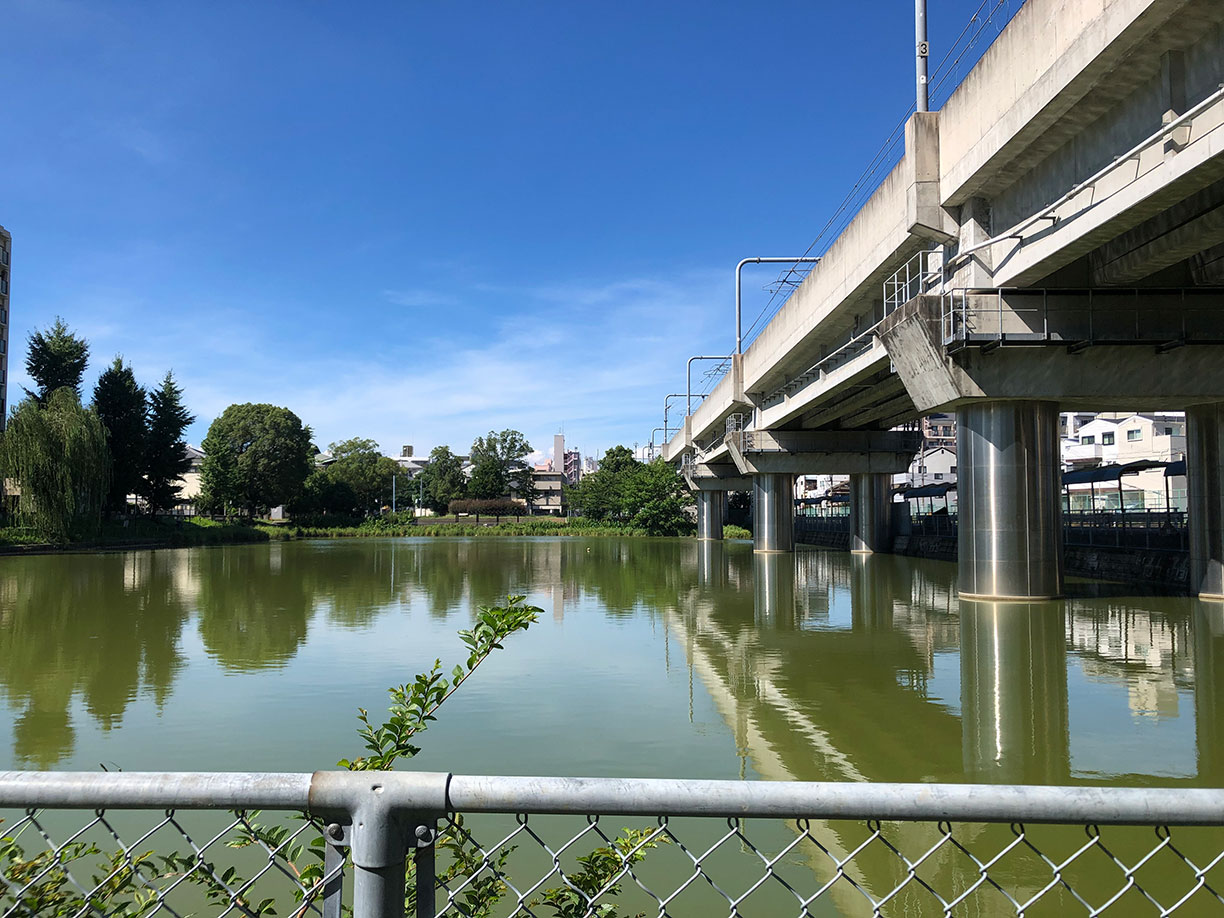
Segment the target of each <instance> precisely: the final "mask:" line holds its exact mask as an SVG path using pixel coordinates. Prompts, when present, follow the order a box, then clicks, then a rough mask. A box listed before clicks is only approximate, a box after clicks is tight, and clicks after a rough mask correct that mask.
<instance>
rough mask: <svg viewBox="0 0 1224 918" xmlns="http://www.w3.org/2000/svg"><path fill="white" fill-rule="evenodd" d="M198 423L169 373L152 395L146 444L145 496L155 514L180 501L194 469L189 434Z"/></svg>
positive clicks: (150, 397)
mask: <svg viewBox="0 0 1224 918" xmlns="http://www.w3.org/2000/svg"><path fill="white" fill-rule="evenodd" d="M194 420H195V417H194V416H192V415H191V414H190V413H189V412H188V411H187V409H186V408H185V407H184V406H183V390H182V389H181V388H180V387H179V385H178V383H176V382H175V381H174V374H173V373H170V372H167V373H166V375H165V376H164V377H163V378H162V381H161V385H159V386H158V387H157V388H156V389H154V390H153V391H152V392H150V393H149V427H148V436H147V439H146V442H145V482H144V494H145V498H146V499H147V500H148V502H149V509H150V510H151V511H152V512H153V513H158V512H159V511H163V510H168V509H170V508H171V507H173V506H174V505H175V504H176V503H177V502H178V497H179V492H180V491H181V490H182V485H181V484H180V482H181V481H182V480H183V476H184V475H185V474H187V472H188V470H189V469H190V468H191V459H190V458H189V457H188V456H187V443H186V441H185V440H184V439H183V431H185V430H186V429H187V428H188V427H189V426H190V425H191V423H192V422H193V421H194Z"/></svg>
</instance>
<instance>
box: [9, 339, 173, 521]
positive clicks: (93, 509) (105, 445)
mask: <svg viewBox="0 0 1224 918" xmlns="http://www.w3.org/2000/svg"><path fill="white" fill-rule="evenodd" d="M27 343H28V352H27V356H26V362H25V367H26V372H27V373H29V375H30V378H31V379H32V380H33V381H34V386H35V388H34V389H33V390H30V389H26V390H24V391H25V397H24V398H23V399H22V400H21V402H20V403H19V404H18V405H17V406H16V407H15V408H14V409H13V411H12V412H11V414H10V416H9V419H8V423H7V425H6V428H5V431H4V435H3V437H2V438H0V467H2V468H3V473H4V477H5V478H6V479H11V480H14V481H16V482H17V484H18V487H19V488H20V491H21V494H20V498H19V501H18V517H19V519H20V520H21V521H22V522H24V523H25V524H26V525H28V526H30V527H32V528H33V529H34V530H35V531H36V532H37V533H38V534H39V535H40V536H42V537H43V538H46V539H48V540H50V541H55V542H66V541H68V540H70V539H79V538H86V537H89V536H91V535H94V534H96V532H97V530H98V527H99V525H100V523H101V518H102V513H103V511H121V510H124V509H126V508H127V503H128V495H129V494H136V495H138V496H139V497H140V498H141V499H142V500H143V501H144V502H145V504H146V506H147V507H148V508H149V509H150V510H152V511H154V512H157V511H162V510H167V509H169V508H170V507H172V506H173V505H174V504H175V503H176V502H177V500H178V495H179V491H180V488H181V485H180V484H179V482H180V481H181V479H182V476H183V474H184V473H185V472H186V471H187V469H188V468H190V465H191V460H190V459H189V458H188V457H187V454H186V443H185V442H184V441H183V431H184V430H186V429H187V427H188V425H190V424H191V423H192V421H194V420H195V418H193V417H192V416H191V415H190V414H189V413H188V411H187V409H186V408H185V407H184V406H183V390H182V389H181V388H180V387H179V385H178V384H177V383H176V382H175V379H174V374H173V372H167V373H166V375H165V376H164V377H163V378H162V380H161V382H160V383H159V384H158V385H157V386H156V387H154V388H151V389H146V388H145V387H143V386H141V385H140V384H139V383H138V382H137V381H136V377H135V374H134V373H133V371H132V368H131V366H130V365H129V364H127V363H125V362H124V360H123V357H122V356H116V357H115V359H114V361H113V362H112V363H111V364H110V365H109V366H108V367H107V368H106V369H105V370H104V371H103V372H102V373H101V375H100V376H99V377H98V381H97V384H96V385H95V386H94V390H93V397H92V400H91V401H90V404H89V405H88V406H86V405H84V404H83V403H82V401H81V383H82V380H83V378H84V375H85V369H86V367H87V366H88V363H89V343H88V342H87V341H86V340H85V339H84V338H82V337H79V336H78V335H76V334H74V333H73V332H72V331H71V330H70V329H69V328H68V326H67V325H66V324H65V323H64V321H63V319H60V318H58V317H57V318H56V320H55V322H54V323H53V324H52V325H51V327H50V328H48V329H46V330H39V331H35V332H34V333H32V334H31V335H30V336H29V339H28V342H27Z"/></svg>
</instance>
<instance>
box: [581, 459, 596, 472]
mask: <svg viewBox="0 0 1224 918" xmlns="http://www.w3.org/2000/svg"><path fill="white" fill-rule="evenodd" d="M598 471H599V460H598V459H596V458H595V457H594V456H587V457H586V458H585V459H583V460H582V474H583V475H591V474H593V473H595V472H598Z"/></svg>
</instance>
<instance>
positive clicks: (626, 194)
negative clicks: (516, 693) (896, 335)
mask: <svg viewBox="0 0 1224 918" xmlns="http://www.w3.org/2000/svg"><path fill="white" fill-rule="evenodd" d="M931 5H932V9H931V37H932V41H933V44H934V49H933V53H934V54H936V55H938V54H939V51H940V44H941V42H942V43H944V44H946V43H948V42H950V41H951V40H952V38H954V37H955V35H956V34H957V33H959V32H960V30H961V28H962V26H963V25H964V23H965V21H966V20H968V18H969V16H970V14H971V13H972V12H973V10H974V9H975V8H976V7H977V3H976V2H967V0H931ZM912 9H913V7H912V3H910V2H909V0H881V2H877V3H847V2H844V0H836V2H833V0H811V2H806V3H800V2H786V0H783V2H776V3H772V4H769V5H750V4H743V3H734V4H733V3H725V2H702V3H696V2H681V0H676V2H668V3H658V2H655V3H644V2H633V0H628V2H617V3H573V2H568V3H561V2H556V3H545V2H514V0H501V2H490V3H478V2H471V3H459V2H451V3H429V4H427V3H420V2H415V0H397V2H387V3H378V2H366V3H359V4H341V3H335V2H331V3H328V2H321V0H320V2H311V0H295V2H286V3H276V2H261V3H229V2H209V3H202V2H199V3H152V2H148V3H142V2H129V3H123V4H118V3H116V4H107V3H76V2H66V0H0V23H3V31H4V35H5V41H4V44H5V51H4V54H3V55H0V85H3V86H4V87H5V92H4V95H3V101H2V102H0V136H2V137H3V138H4V139H3V143H2V144H0V225H4V226H5V227H7V228H8V229H9V230H10V231H11V232H12V233H13V237H14V239H13V266H12V272H13V278H12V298H11V302H12V309H11V314H12V332H11V355H12V356H11V358H10V381H9V397H10V399H11V400H15V398H16V397H17V396H18V395H19V393H20V389H19V388H18V387H19V386H21V385H23V384H27V383H28V379H27V378H26V376H25V373H24V368H23V366H22V364H23V362H24V357H25V338H26V336H27V335H28V334H29V333H30V331H31V330H33V329H34V328H42V327H45V326H46V325H48V324H49V323H50V322H51V321H52V319H53V318H54V317H55V316H56V315H62V316H63V317H64V318H65V319H66V320H67V322H68V323H69V324H70V325H71V326H72V327H73V328H74V329H76V330H77V331H78V332H80V333H82V334H84V335H85V336H86V337H87V338H88V339H89V341H90V344H91V348H92V360H91V365H90V369H89V372H88V374H87V386H88V387H89V388H90V389H92V385H93V380H94V378H95V377H96V375H97V372H98V371H99V370H100V369H101V368H102V367H103V366H104V365H105V364H106V363H109V361H110V360H111V359H112V358H113V356H114V355H115V354H123V356H124V357H125V358H126V359H128V360H129V361H130V362H131V363H132V364H133V367H134V369H135V371H136V374H137V376H138V378H139V379H140V380H141V381H142V382H145V383H146V384H152V383H155V382H156V381H157V380H158V379H159V378H160V377H161V376H162V375H163V374H164V373H165V371H166V370H167V369H171V368H173V370H174V372H175V374H176V376H178V378H179V380H180V382H181V383H182V385H183V387H184V389H185V391H186V398H187V402H188V404H189V406H190V408H191V409H192V411H193V412H194V413H195V414H196V415H197V417H198V420H197V422H196V424H195V425H194V426H193V427H192V428H191V430H190V431H189V437H190V439H191V440H192V442H195V443H199V441H200V440H201V439H202V438H203V436H204V433H205V432H206V430H207V426H208V424H209V422H211V420H212V419H213V418H214V417H215V416H216V415H217V414H219V413H220V412H221V411H222V410H223V409H224V408H225V407H226V405H228V404H231V403H233V402H246V401H255V402H272V403H275V404H278V405H285V406H287V407H289V408H291V409H292V410H294V411H295V412H296V413H297V414H298V415H299V416H300V417H301V418H302V419H303V421H304V422H305V423H307V424H309V425H311V426H312V428H313V429H314V431H315V436H316V441H317V442H318V443H319V444H320V445H324V446H325V445H326V444H327V443H329V442H331V441H334V440H339V439H344V438H347V437H350V436H367V437H373V438H374V439H377V440H378V441H379V442H380V443H381V444H382V446H383V448H384V449H386V450H388V451H398V447H399V445H400V444H403V443H412V444H414V445H415V446H416V448H417V450H418V452H419V451H427V450H428V449H429V448H431V447H433V446H435V445H438V444H440V443H447V444H449V445H451V446H452V447H454V448H456V449H457V450H465V449H466V447H467V446H468V445H470V443H471V441H472V439H473V438H474V437H475V436H477V435H479V434H483V433H484V432H486V431H488V430H489V429H493V428H496V429H501V428H504V427H514V428H518V429H519V430H522V431H523V432H524V433H525V434H526V435H527V437H528V439H529V440H530V441H531V442H532V444H533V445H534V446H536V447H537V448H538V449H539V450H540V451H541V452H543V453H545V454H547V453H549V452H550V451H551V442H552V435H553V433H555V432H556V431H557V430H558V429H559V428H560V427H561V425H562V424H564V428H565V433H566V438H567V442H568V443H569V444H570V445H571V446H575V445H576V446H578V447H580V448H581V449H582V450H583V451H584V452H588V453H589V452H602V451H603V450H604V449H606V448H607V447H609V446H612V445H614V444H616V443H633V442H634V441H638V442H641V443H644V442H645V441H646V440H647V439H648V438H649V436H650V429H651V428H652V427H654V426H656V425H657V424H659V423H660V418H661V413H662V401H663V395H664V394H665V393H667V392H673V391H678V390H682V389H683V388H684V361H685V360H686V359H687V357H688V356H689V355H691V354H695V353H725V352H726V351H727V349H728V348H730V347H731V346H732V345H733V342H734V329H733V310H734V298H733V288H732V269H733V267H734V265H735V263H736V261H738V260H739V259H740V258H743V257H745V256H749V255H778V254H781V255H787V254H795V253H799V252H802V251H803V250H804V249H806V248H807V246H808V244H809V243H810V242H811V241H812V239H813V238H814V237H815V235H816V233H817V232H818V230H819V229H820V226H821V225H822V224H823V222H824V220H825V219H826V218H827V216H828V215H829V213H831V211H832V210H833V209H834V208H835V207H836V205H837V203H838V202H839V201H840V200H841V198H842V196H843V195H844V194H845V192H846V190H847V189H848V188H849V187H850V185H851V184H852V183H853V181H854V179H855V178H856V177H857V175H858V174H859V172H860V171H861V169H862V168H863V166H864V165H865V162H866V160H867V159H868V158H869V157H870V156H871V155H872V154H873V153H874V152H875V150H876V149H877V147H878V146H879V145H880V143H881V142H882V141H883V139H884V138H885V136H886V135H887V134H888V133H889V131H890V130H891V129H892V128H893V126H894V125H895V124H896V122H897V121H898V120H899V118H900V117H901V115H902V114H903V112H904V110H905V108H906V106H907V105H908V104H909V103H910V101H911V100H912V96H913V62H912V48H913V24H912ZM771 277H772V275H770V274H769V273H768V272H767V271H765V270H763V269H762V270H760V271H758V272H757V273H754V274H753V275H752V276H751V278H750V279H749V282H748V283H747V284H746V289H750V291H751V293H750V295H748V296H746V307H745V311H746V314H748V315H753V314H755V312H756V310H757V309H759V308H760V306H761V305H763V303H764V300H765V295H764V294H762V293H760V291H759V285H761V284H764V283H765V282H766V281H767V280H769V279H770V278H771Z"/></svg>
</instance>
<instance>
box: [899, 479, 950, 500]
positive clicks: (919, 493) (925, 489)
mask: <svg viewBox="0 0 1224 918" xmlns="http://www.w3.org/2000/svg"><path fill="white" fill-rule="evenodd" d="M955 490H956V482H955V481H946V482H941V483H940V484H929V485H923V486H922V487H920V488H909V489H907V490H905V491H901V492H900V494H901V496H902V497H904V498H905V499H906V500H917V499H918V498H919V497H944V496H946V495H947V493H948V492H949V491H955Z"/></svg>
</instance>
